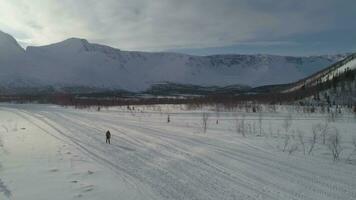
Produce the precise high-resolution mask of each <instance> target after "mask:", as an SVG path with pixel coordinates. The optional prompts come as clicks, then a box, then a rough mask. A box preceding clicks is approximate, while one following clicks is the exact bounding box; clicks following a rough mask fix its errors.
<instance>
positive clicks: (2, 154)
mask: <svg viewBox="0 0 356 200" xmlns="http://www.w3.org/2000/svg"><path fill="white" fill-rule="evenodd" d="M168 114H169V115H170V123H167V115H168ZM288 115H291V117H292V120H291V122H290V123H291V127H290V128H289V130H288V127H285V128H283V127H284V124H285V123H286V117H288ZM242 116H244V117H243V118H242ZM239 117H240V118H239ZM217 119H218V120H219V123H218V124H217V123H216V120H217ZM236 119H240V121H241V119H243V120H244V122H245V123H246V125H245V126H246V127H247V128H246V137H243V136H242V135H241V134H239V133H237V132H236ZM324 120H325V116H324V115H322V114H314V115H307V114H300V113H292V114H288V113H287V112H278V113H264V114H263V116H261V115H260V114H255V113H239V112H221V113H214V112H211V113H210V116H209V119H208V123H207V131H206V133H203V132H204V131H202V114H201V112H200V111H194V112H193V111H180V110H179V109H175V108H172V109H170V110H169V109H166V110H164V112H163V111H161V110H160V111H159V110H157V109H155V110H154V109H150V108H145V107H137V108H136V109H135V110H134V111H133V110H131V111H129V110H126V107H125V108H112V109H109V110H105V109H101V111H100V112H98V111H96V110H94V109H93V110H88V109H87V110H84V109H83V110H78V109H74V108H63V107H59V106H53V105H15V104H0V199H4V198H5V199H14V200H22V199H26V200H32V199H33V200H48V199H51V200H56V199H58V200H60V199H61V200H63V199H89V200H90V199H93V200H94V199H95V200H96V199H102V200H104V199H105V200H110V199H113V200H114V199H145V200H148V199H202V200H208V199H216V200H217V199H219V200H223V199H243V200H245V199H246V200H248V199H263V200H268V199H270V200H278V199H280V200H287V199H305V200H328V199H330V200H331V199H342V200H348V199H350V200H351V199H356V190H355V188H356V170H355V169H356V163H355V159H356V156H354V155H353V154H352V152H353V145H352V138H353V137H354V136H356V132H355V130H356V123H355V122H356V120H355V118H354V117H353V116H352V114H348V115H347V114H345V115H343V116H341V117H339V118H338V119H337V120H336V122H330V125H329V126H330V127H331V126H332V127H334V128H337V129H338V131H339V132H340V134H341V136H342V137H341V139H342V143H341V144H342V145H343V152H342V154H341V158H340V161H338V162H334V161H333V160H332V157H331V154H330V153H329V150H328V148H326V147H325V145H322V144H317V145H316V147H315V150H314V151H313V152H312V153H311V154H310V155H304V154H303V151H302V149H301V147H300V145H299V146H298V147H299V148H296V149H295V151H292V152H291V153H288V152H287V150H286V152H283V151H282V149H283V148H284V143H285V141H286V140H285V136H286V135H287V134H288V133H290V137H291V140H290V142H289V144H288V147H287V148H289V147H290V148H292V146H293V145H296V144H297V143H298V142H297V141H298V139H296V138H297V134H296V133H297V132H299V133H300V132H302V133H303V138H304V140H305V143H306V144H305V145H306V146H307V147H306V148H307V149H308V148H309V147H308V145H309V141H310V137H311V134H310V132H311V131H312V126H313V125H315V124H317V123H320V124H323V123H324ZM260 123H261V127H262V128H261V129H259V127H260ZM106 130H110V131H111V134H112V141H111V142H112V143H111V144H110V145H109V144H106V143H105V132H106ZM286 132H288V133H286Z"/></svg>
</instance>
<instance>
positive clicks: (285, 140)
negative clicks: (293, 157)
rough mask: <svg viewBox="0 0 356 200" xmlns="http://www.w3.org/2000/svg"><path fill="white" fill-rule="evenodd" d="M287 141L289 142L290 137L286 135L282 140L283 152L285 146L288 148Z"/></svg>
mask: <svg viewBox="0 0 356 200" xmlns="http://www.w3.org/2000/svg"><path fill="white" fill-rule="evenodd" d="M289 140H290V136H289V135H286V137H285V138H284V145H283V150H282V151H283V152H285V151H286V149H287V146H288V144H289Z"/></svg>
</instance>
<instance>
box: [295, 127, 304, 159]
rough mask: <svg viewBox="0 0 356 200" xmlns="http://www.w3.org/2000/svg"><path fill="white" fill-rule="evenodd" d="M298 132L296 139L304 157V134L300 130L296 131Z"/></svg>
mask: <svg viewBox="0 0 356 200" xmlns="http://www.w3.org/2000/svg"><path fill="white" fill-rule="evenodd" d="M297 132H298V139H299V142H300V144H301V145H302V148H303V154H304V155H305V141H304V133H303V132H302V131H301V130H299V129H298V130H297Z"/></svg>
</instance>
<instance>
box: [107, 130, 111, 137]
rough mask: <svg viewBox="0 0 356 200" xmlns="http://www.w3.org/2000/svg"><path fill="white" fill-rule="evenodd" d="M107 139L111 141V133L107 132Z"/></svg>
mask: <svg viewBox="0 0 356 200" xmlns="http://www.w3.org/2000/svg"><path fill="white" fill-rule="evenodd" d="M106 138H107V139H110V138H111V133H110V131H107V132H106Z"/></svg>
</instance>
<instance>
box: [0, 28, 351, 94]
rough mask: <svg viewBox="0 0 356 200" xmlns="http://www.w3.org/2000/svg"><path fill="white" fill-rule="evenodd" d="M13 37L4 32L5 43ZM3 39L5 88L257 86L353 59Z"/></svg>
mask: <svg viewBox="0 0 356 200" xmlns="http://www.w3.org/2000/svg"><path fill="white" fill-rule="evenodd" d="M1 35H3V36H2V37H1ZM8 36H10V35H8V34H5V33H3V32H0V38H6V37H8ZM11 38H12V39H11ZM3 40H4V39H2V40H0V47H1V48H0V52H2V51H4V52H6V53H7V56H6V57H5V58H3V57H1V56H0V69H1V70H2V71H3V73H0V86H2V87H5V88H6V87H11V86H13V85H15V86H16V87H26V86H31V87H36V86H37V87H49V86H50V87H54V88H61V87H85V88H96V89H103V90H107V89H109V90H127V91H135V92H137V91H145V90H147V89H149V88H151V87H152V86H153V85H154V84H155V83H158V82H169V83H175V84H187V85H198V86H203V87H209V86H219V87H225V86H229V85H242V86H245V85H248V86H250V87H257V86H262V85H270V84H284V83H288V82H293V81H296V80H299V79H301V78H303V77H305V76H307V75H310V74H312V73H313V72H316V71H318V70H320V69H323V68H324V67H326V66H329V65H330V64H332V63H334V62H336V61H339V60H341V59H343V58H345V57H346V56H347V55H348V54H338V55H326V56H308V57H295V56H278V55H266V54H258V55H240V54H236V55H233V54H228V55H210V56H192V55H187V54H180V53H169V52H140V51H122V50H120V49H117V48H113V47H110V46H106V45H101V44H95V43H90V42H88V40H86V39H82V38H69V39H66V40H64V41H62V42H58V43H54V44H49V45H44V46H29V47H27V48H26V50H23V51H21V52H22V53H20V51H19V49H18V47H19V45H18V43H17V42H16V40H15V39H14V38H13V37H11V36H10V38H7V40H8V41H3ZM14 41H15V43H14ZM4 46H5V47H4ZM4 49H5V50H4ZM8 58H11V59H8ZM4 69H5V70H4ZM14 82H15V84H14Z"/></svg>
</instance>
